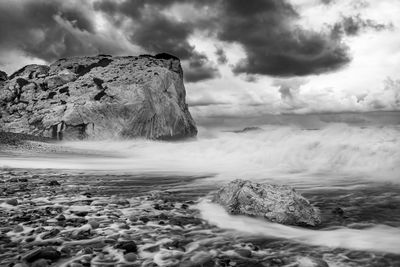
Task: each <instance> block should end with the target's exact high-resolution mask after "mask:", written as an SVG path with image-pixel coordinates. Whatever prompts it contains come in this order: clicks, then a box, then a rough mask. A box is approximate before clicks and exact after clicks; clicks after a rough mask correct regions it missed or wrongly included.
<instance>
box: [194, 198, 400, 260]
mask: <svg viewBox="0 0 400 267" xmlns="http://www.w3.org/2000/svg"><path fill="white" fill-rule="evenodd" d="M197 207H198V208H199V210H200V212H201V217H202V218H203V219H205V220H207V221H208V222H210V223H211V224H214V225H216V226H218V227H220V228H223V229H232V230H236V231H238V232H241V233H244V234H248V235H252V236H253V235H255V236H264V237H272V238H284V239H291V240H294V241H297V242H301V243H304V244H308V245H316V246H327V247H332V248H338V247H339V248H346V249H354V250H364V251H379V252H385V253H395V254H400V238H399V237H400V228H395V227H389V226H385V225H376V226H373V227H371V228H367V229H349V228H345V227H343V228H339V229H334V230H309V229H305V228H299V227H292V226H286V225H282V224H276V223H269V222H266V221H264V220H260V219H255V218H250V217H245V216H232V215H229V214H228V213H227V212H226V211H225V210H224V209H223V208H222V207H221V206H219V205H216V204H213V203H210V202H209V201H208V200H204V201H203V202H201V203H199V204H198V206H197Z"/></svg>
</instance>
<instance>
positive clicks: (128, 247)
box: [115, 241, 137, 253]
mask: <svg viewBox="0 0 400 267" xmlns="http://www.w3.org/2000/svg"><path fill="white" fill-rule="evenodd" d="M115 248H117V249H122V250H124V251H125V253H129V252H134V253H136V252H137V246H136V243H135V242H134V241H120V242H118V243H117V244H116V245H115Z"/></svg>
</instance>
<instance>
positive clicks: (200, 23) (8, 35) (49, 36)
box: [0, 0, 379, 82]
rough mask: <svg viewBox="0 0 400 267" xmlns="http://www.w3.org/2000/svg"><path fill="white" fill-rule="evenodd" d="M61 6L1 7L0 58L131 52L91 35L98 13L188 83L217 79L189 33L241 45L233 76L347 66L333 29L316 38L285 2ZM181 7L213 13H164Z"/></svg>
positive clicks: (33, 0) (162, 0)
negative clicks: (179, 69) (178, 66)
mask: <svg viewBox="0 0 400 267" xmlns="http://www.w3.org/2000/svg"><path fill="white" fill-rule="evenodd" d="M66 2H67V1H61V0H51V1H50V0H24V1H14V0H6V1H1V2H0V12H1V14H2V15H1V16H0V36H1V38H0V52H5V51H9V50H18V51H20V52H21V53H24V54H25V55H27V56H32V57H36V58H40V59H43V60H45V61H49V62H51V61H53V60H56V59H58V58H62V57H69V56H76V55H94V54H99V53H107V54H124V53H127V52H128V53H129V51H127V50H126V48H125V47H123V46H122V45H121V44H120V43H119V42H118V40H110V38H107V37H104V36H101V35H99V34H98V32H96V27H95V21H94V14H95V13H96V12H100V13H102V14H103V15H104V16H105V17H106V18H107V19H108V20H109V21H110V22H112V24H113V25H114V27H116V28H119V29H123V30H124V31H125V34H126V37H127V39H128V40H129V42H131V43H132V44H134V45H137V46H139V47H141V48H143V50H145V51H147V52H149V53H158V52H167V53H170V54H173V55H176V56H178V57H179V58H181V59H182V60H183V62H184V64H186V65H185V66H186V68H185V79H186V80H187V81H189V82H196V81H201V80H205V79H210V78H214V77H218V75H219V73H218V68H217V67H216V64H217V62H215V63H214V62H211V61H210V60H209V59H208V58H207V57H206V56H205V55H203V54H201V53H199V52H197V51H196V50H195V47H194V46H192V45H191V44H190V43H189V41H188V38H189V37H190V36H191V35H192V34H193V33H194V32H195V31H201V32H203V33H205V34H207V35H208V36H210V37H211V38H217V39H219V40H220V41H223V42H228V43H237V44H240V45H242V47H243V48H244V51H245V53H246V55H247V57H246V59H245V60H243V61H241V62H240V63H239V64H237V65H236V66H233V69H232V70H233V72H234V73H236V74H246V75H249V76H251V75H271V76H281V77H285V76H302V75H308V74H318V73H323V72H328V71H333V70H336V69H339V68H341V67H342V66H344V65H346V64H347V63H348V62H349V61H350V57H349V54H348V49H347V47H346V46H345V45H344V44H343V43H342V41H341V38H342V35H341V34H337V31H338V28H337V27H336V28H335V27H332V29H331V30H326V31H325V32H315V31H310V30H307V29H303V28H301V27H299V26H296V21H297V19H298V18H299V14H298V13H297V11H296V10H295V9H294V7H293V6H292V5H290V4H288V3H287V2H285V1H283V0H252V1H243V0H215V1H211V0H202V1H200V0H186V1H185V0H146V1H145V0H132V1H130V0H125V1H112V0H96V1H94V3H93V4H89V1H88V2H86V1H75V2H74V3H75V4H72V2H70V1H68V3H69V4H66ZM326 2H331V1H326ZM182 3H185V4H190V5H194V6H196V7H197V8H200V7H204V6H209V8H210V9H209V10H212V12H209V14H208V13H207V14H206V15H205V16H204V18H201V19H196V20H194V21H192V22H187V21H178V20H177V19H176V18H174V17H172V16H168V15H166V14H167V13H166V11H167V10H168V9H169V8H170V7H172V6H173V5H174V4H182ZM344 23H345V24H343V25H342V26H341V29H342V30H343V31H346V32H351V31H353V32H354V31H358V28H357V25H359V24H360V23H361V22H360V21H358V20H357V21H347V22H344ZM353 24H354V25H353ZM355 24H357V25H355ZM127 25H128V26H127ZM346 25H347V26H346ZM361 26H364V25H361ZM373 26H377V27H378V26H379V25H373ZM335 33H336V34H335ZM215 53H216V55H217V58H218V64H225V63H226V62H227V60H228V59H227V58H226V55H225V53H224V50H223V49H222V48H216V51H215ZM0 63H1V62H0Z"/></svg>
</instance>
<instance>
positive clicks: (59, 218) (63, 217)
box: [57, 214, 66, 221]
mask: <svg viewBox="0 0 400 267" xmlns="http://www.w3.org/2000/svg"><path fill="white" fill-rule="evenodd" d="M65 219H66V218H65V216H64V215H63V214H60V216H58V217H57V221H65Z"/></svg>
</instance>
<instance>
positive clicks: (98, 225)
mask: <svg viewBox="0 0 400 267" xmlns="http://www.w3.org/2000/svg"><path fill="white" fill-rule="evenodd" d="M88 224H89V225H90V226H91V227H92V229H97V228H99V227H100V223H99V222H98V221H95V220H91V221H89V222H88Z"/></svg>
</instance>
